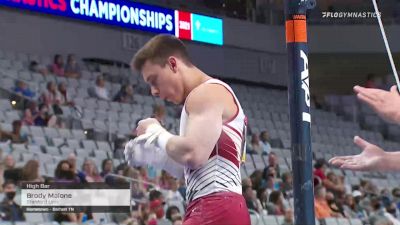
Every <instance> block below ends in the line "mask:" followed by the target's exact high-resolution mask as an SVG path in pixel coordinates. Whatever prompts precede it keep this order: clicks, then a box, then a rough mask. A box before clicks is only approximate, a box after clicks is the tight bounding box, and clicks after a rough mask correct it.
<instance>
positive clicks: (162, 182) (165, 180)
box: [158, 170, 171, 190]
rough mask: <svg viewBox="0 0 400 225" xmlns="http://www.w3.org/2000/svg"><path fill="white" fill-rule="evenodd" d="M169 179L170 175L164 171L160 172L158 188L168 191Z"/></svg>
mask: <svg viewBox="0 0 400 225" xmlns="http://www.w3.org/2000/svg"><path fill="white" fill-rule="evenodd" d="M170 179H171V175H170V174H169V173H168V172H167V171H165V170H161V175H160V177H159V179H158V185H159V186H160V188H162V189H165V190H169V189H170V188H171V187H170V181H169V180H170Z"/></svg>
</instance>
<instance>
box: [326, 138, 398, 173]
mask: <svg viewBox="0 0 400 225" xmlns="http://www.w3.org/2000/svg"><path fill="white" fill-rule="evenodd" d="M354 143H355V144H357V145H358V146H359V147H360V148H361V149H362V152H361V153H360V154H358V155H350V156H337V157H333V158H332V159H330V160H329V163H331V164H333V165H335V166H338V167H340V168H341V169H350V170H375V171H398V170H400V163H399V162H400V151H399V152H385V151H384V150H383V149H381V148H380V147H378V146H376V145H373V144H371V143H369V142H367V141H365V140H364V139H362V138H360V137H358V136H356V137H355V138H354Z"/></svg>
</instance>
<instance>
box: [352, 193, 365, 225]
mask: <svg viewBox="0 0 400 225" xmlns="http://www.w3.org/2000/svg"><path fill="white" fill-rule="evenodd" d="M352 196H353V199H354V204H355V212H356V214H357V217H358V218H360V219H361V220H363V221H364V223H366V222H367V219H368V215H367V211H366V208H365V207H364V206H363V205H362V200H363V194H362V193H361V192H360V191H358V190H354V191H353V193H352Z"/></svg>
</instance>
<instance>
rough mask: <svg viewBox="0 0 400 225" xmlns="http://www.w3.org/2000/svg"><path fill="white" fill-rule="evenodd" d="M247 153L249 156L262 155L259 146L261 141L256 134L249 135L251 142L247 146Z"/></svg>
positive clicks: (261, 149)
mask: <svg viewBox="0 0 400 225" xmlns="http://www.w3.org/2000/svg"><path fill="white" fill-rule="evenodd" d="M248 152H249V153H250V154H252V153H253V154H260V155H261V154H263V148H262V146H261V141H260V138H259V136H258V134H253V135H251V142H250V143H249V146H248Z"/></svg>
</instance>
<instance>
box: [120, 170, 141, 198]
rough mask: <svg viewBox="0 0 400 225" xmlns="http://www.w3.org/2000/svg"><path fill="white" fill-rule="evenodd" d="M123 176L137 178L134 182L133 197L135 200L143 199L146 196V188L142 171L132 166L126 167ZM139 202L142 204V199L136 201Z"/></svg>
mask: <svg viewBox="0 0 400 225" xmlns="http://www.w3.org/2000/svg"><path fill="white" fill-rule="evenodd" d="M122 175H123V176H125V177H129V178H132V179H134V180H136V181H135V182H132V186H131V188H132V190H131V192H132V194H131V196H132V199H135V200H143V199H144V198H145V196H146V189H145V188H144V185H143V182H141V181H142V177H141V176H140V173H139V171H138V170H137V169H134V168H132V167H126V168H125V169H124V171H123V173H122ZM136 202H137V204H140V201H136Z"/></svg>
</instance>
